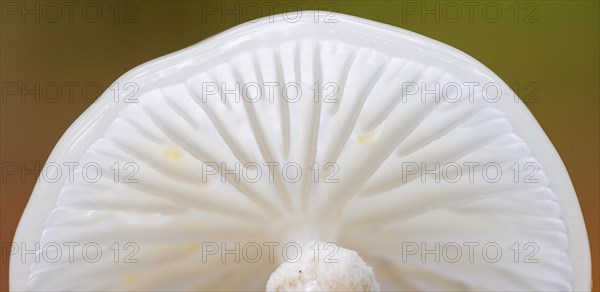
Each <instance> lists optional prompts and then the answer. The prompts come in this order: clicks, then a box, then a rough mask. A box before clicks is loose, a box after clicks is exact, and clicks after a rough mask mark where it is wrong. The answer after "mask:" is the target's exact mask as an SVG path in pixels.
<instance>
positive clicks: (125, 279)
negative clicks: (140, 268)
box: [123, 274, 138, 283]
mask: <svg viewBox="0 0 600 292" xmlns="http://www.w3.org/2000/svg"><path fill="white" fill-rule="evenodd" d="M137 279H138V276H137V275H136V274H129V275H125V277H123V282H125V283H131V282H133V281H135V280H137Z"/></svg>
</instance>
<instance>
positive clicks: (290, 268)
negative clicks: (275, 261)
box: [266, 241, 379, 291]
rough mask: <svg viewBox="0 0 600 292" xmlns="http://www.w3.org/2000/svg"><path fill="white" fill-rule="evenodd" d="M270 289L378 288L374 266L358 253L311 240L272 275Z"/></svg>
mask: <svg viewBox="0 0 600 292" xmlns="http://www.w3.org/2000/svg"><path fill="white" fill-rule="evenodd" d="M266 290H267V291H379V284H378V283H377V281H376V280H375V275H374V273H373V268H371V267H369V266H368V265H367V264H366V263H365V262H364V261H363V259H362V258H360V256H359V255H358V253H357V252H355V251H353V250H349V249H345V248H341V247H339V246H337V245H336V244H334V243H324V242H319V241H311V242H309V243H308V244H306V245H305V247H304V248H303V249H302V250H301V251H300V254H299V256H298V258H297V260H296V259H294V260H293V261H291V260H286V261H284V262H283V263H282V264H281V265H280V266H279V267H278V268H277V270H275V272H273V274H271V277H270V278H269V281H268V282H267V286H266Z"/></svg>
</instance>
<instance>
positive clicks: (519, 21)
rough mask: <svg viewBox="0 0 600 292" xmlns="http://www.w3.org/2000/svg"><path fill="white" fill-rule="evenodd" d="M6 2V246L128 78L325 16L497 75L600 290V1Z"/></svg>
mask: <svg viewBox="0 0 600 292" xmlns="http://www.w3.org/2000/svg"><path fill="white" fill-rule="evenodd" d="M0 3H1V6H0V9H1V10H0V14H1V21H0V77H1V87H0V89H1V92H0V93H1V94H2V96H1V97H2V99H1V102H0V107H1V110H0V113H1V117H0V121H1V134H0V141H1V150H0V155H1V159H0V160H1V163H2V175H1V176H2V185H1V189H0V226H1V227H0V228H1V230H0V240H1V242H2V243H6V242H11V241H12V237H13V234H14V232H15V229H16V227H17V223H18V221H19V218H20V215H21V213H22V211H23V208H24V207H25V204H26V203H27V200H28V198H29V195H30V194H31V191H32V189H33V186H34V185H35V180H36V176H37V174H36V173H39V170H37V171H36V170H35V168H36V167H37V168H40V167H41V165H43V164H44V163H45V161H46V159H47V158H48V155H49V154H50V152H51V151H52V148H53V147H54V145H55V144H56V143H57V141H58V140H59V138H60V137H61V135H62V134H63V133H64V131H65V130H66V129H67V128H68V127H69V125H70V124H71V123H72V122H73V121H74V120H75V119H76V118H77V117H78V116H79V115H80V114H81V113H82V112H83V111H84V110H85V109H86V108H87V107H88V106H89V105H90V104H91V103H92V102H93V100H94V99H95V98H96V97H98V96H99V95H100V93H101V92H102V91H104V90H105V89H106V88H107V87H108V86H109V85H110V84H111V83H112V82H113V81H114V80H116V79H117V77H119V76H120V75H122V74H123V73H125V72H126V71H127V70H129V69H131V68H133V67H134V66H136V65H139V64H141V63H143V62H146V61H149V60H151V59H154V58H156V57H160V56H162V55H164V54H167V53H170V52H173V51H176V50H179V49H182V48H184V47H187V46H189V45H192V44H194V43H196V42H198V41H201V40H203V39H205V38H207V37H209V36H211V35H214V34H216V33H219V32H221V31H223V30H225V29H227V28H230V27H232V26H234V25H236V24H238V23H242V22H245V21H247V20H251V19H253V18H255V17H257V16H268V15H269V14H271V11H272V12H274V13H281V12H292V11H296V10H300V9H312V10H315V9H319V10H334V11H338V12H341V13H345V14H350V15H355V16H360V17H364V18H368V19H372V20H376V21H380V22H383V23H387V24H391V25H395V26H398V27H402V28H406V29H409V30H412V31H414V32H417V33H420V34H423V35H425V36H428V37H431V38H433V39H436V40H439V41H442V42H444V43H447V44H449V45H452V46H454V47H456V48H458V49H460V50H462V51H464V52H466V53H468V54H470V55H471V56H473V57H475V58H476V59H478V60H479V61H481V62H482V63H483V64H485V65H486V66H488V67H489V68H491V69H492V70H493V71H494V72H496V73H497V74H498V75H499V76H500V77H501V78H502V79H503V80H504V81H505V82H506V83H507V84H509V85H510V86H511V87H513V90H515V91H516V92H517V93H518V94H519V95H520V96H521V98H523V99H526V100H527V102H526V104H527V106H528V107H529V109H530V110H531V111H532V112H533V114H534V115H535V117H536V118H537V120H538V121H539V123H540V124H541V125H542V127H543V128H544V130H545V131H546V133H547V135H548V136H549V137H550V140H552V142H553V143H554V146H555V147H556V148H557V150H558V152H559V153H560V155H561V157H562V159H563V161H564V163H565V164H566V166H567V169H568V171H569V173H570V175H571V179H572V180H573V184H574V185H575V189H576V191H577V194H578V196H579V201H580V204H581V207H582V210H583V213H584V216H585V221H586V224H587V229H588V235H589V238H590V245H591V249H592V256H593V270H594V271H593V275H594V278H595V279H600V276H599V275H598V271H599V270H600V267H599V266H598V264H599V262H600V252H599V250H598V247H599V244H600V242H599V230H600V228H599V227H600V224H599V215H598V211H599V209H600V206H599V178H600V175H599V165H600V161H599V152H600V151H599V150H600V147H599V133H600V129H599V126H600V121H599V100H600V96H599V94H600V93H599V92H600V91H599V88H598V87H599V83H600V80H599V78H600V76H599V68H600V63H599V54H600V50H599V34H600V32H599V28H600V20H599V9H600V7H599V2H598V1H539V2H516V1H465V2H463V1H426V2H418V1H395V0H391V1H343V2H342V1H339V2H336V1H327V2H317V1H283V2H279V3H275V2H270V1H166V0H156V1H153V0H150V1H137V2H136V1H122V2H115V1H82V2H73V1H62V0H59V1H6V0H2V1H0ZM13 166H15V167H16V171H17V172H16V174H12V173H13V172H14V171H13V170H12V169H13ZM9 169H10V171H8V170H9ZM9 172H10V173H11V174H9ZM3 253H5V251H4V250H3ZM0 268H1V272H0V289H1V290H7V289H8V257H7V256H6V255H5V254H3V255H2V262H1V264H0ZM599 281H600V280H599ZM595 290H597V291H600V284H596V286H595Z"/></svg>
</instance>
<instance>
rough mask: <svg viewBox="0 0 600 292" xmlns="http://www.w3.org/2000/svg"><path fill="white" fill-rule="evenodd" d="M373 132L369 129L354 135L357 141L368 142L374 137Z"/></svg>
mask: <svg viewBox="0 0 600 292" xmlns="http://www.w3.org/2000/svg"><path fill="white" fill-rule="evenodd" d="M374 132H375V131H371V132H369V133H366V134H359V135H358V136H356V140H358V142H359V143H362V144H366V143H370V142H371V141H373V138H374V137H375V133H374Z"/></svg>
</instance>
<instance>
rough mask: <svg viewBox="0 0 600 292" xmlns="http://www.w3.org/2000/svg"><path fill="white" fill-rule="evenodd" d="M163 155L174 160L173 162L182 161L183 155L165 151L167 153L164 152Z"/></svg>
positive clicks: (173, 151) (174, 151) (177, 152)
mask: <svg viewBox="0 0 600 292" xmlns="http://www.w3.org/2000/svg"><path fill="white" fill-rule="evenodd" d="M163 155H164V156H165V157H167V158H170V159H173V160H179V159H181V153H180V152H179V151H176V150H165V151H163Z"/></svg>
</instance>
